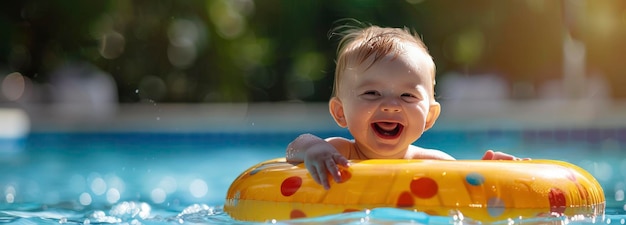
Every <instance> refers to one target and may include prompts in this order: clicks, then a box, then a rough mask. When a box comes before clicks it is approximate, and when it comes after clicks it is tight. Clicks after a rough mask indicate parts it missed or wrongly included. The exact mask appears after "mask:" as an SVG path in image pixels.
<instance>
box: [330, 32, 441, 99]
mask: <svg viewBox="0 0 626 225" xmlns="http://www.w3.org/2000/svg"><path fill="white" fill-rule="evenodd" d="M333 36H338V37H340V38H341V39H340V41H339V47H338V48H337V62H336V67H335V81H334V85H333V93H332V96H333V97H335V96H337V92H338V88H339V80H340V79H339V77H340V76H341V74H343V73H344V71H345V69H346V68H347V67H348V65H349V64H353V63H357V64H358V65H360V64H362V63H365V62H366V61H367V59H369V58H370V57H372V56H373V60H371V61H369V62H368V63H370V65H368V66H367V68H369V67H371V66H372V65H373V64H374V63H376V62H378V61H379V60H381V59H382V58H384V57H385V56H387V55H389V54H394V57H397V56H398V55H399V54H402V53H403V51H404V50H403V49H404V46H406V45H413V46H415V47H417V48H419V49H421V50H423V51H424V53H426V54H427V55H429V56H430V54H429V53H428V49H427V48H426V45H425V44H424V42H423V41H422V39H421V38H420V37H419V36H418V34H417V33H416V32H415V31H411V30H409V29H408V28H406V27H405V28H387V27H379V26H374V25H368V24H363V23H359V26H354V25H343V26H338V27H337V28H335V29H333V30H332V31H331V32H330V33H329V37H333ZM431 74H432V81H433V83H432V86H431V88H432V89H431V93H433V94H434V86H435V66H434V63H433V68H432V71H431Z"/></svg>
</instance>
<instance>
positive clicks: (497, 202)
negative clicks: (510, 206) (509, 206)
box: [487, 197, 505, 217]
mask: <svg viewBox="0 0 626 225" xmlns="http://www.w3.org/2000/svg"><path fill="white" fill-rule="evenodd" d="M504 209H505V206H504V201H503V200H502V199H500V198H498V197H492V198H490V199H489V200H488V201H487V212H489V215H490V216H491V217H498V216H500V215H502V213H504Z"/></svg>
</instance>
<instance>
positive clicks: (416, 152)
mask: <svg viewBox="0 0 626 225" xmlns="http://www.w3.org/2000/svg"><path fill="white" fill-rule="evenodd" d="M337 54H338V58H337V66H336V69H335V83H334V87H333V96H332V98H331V99H330V101H329V110H330V114H331V115H332V117H333V118H334V120H335V122H336V123H337V125H339V126H340V127H344V128H348V130H349V131H350V134H352V136H353V137H354V140H348V139H346V138H342V137H331V138H327V139H325V140H324V139H321V138H319V137H317V136H314V135H312V134H302V135H300V136H299V137H297V138H296V139H295V140H294V141H292V142H291V143H290V144H289V145H288V147H287V153H286V158H287V162H290V163H293V164H298V163H302V162H304V164H305V166H306V168H307V170H308V171H309V173H310V174H311V176H312V177H313V179H314V180H315V182H317V183H319V184H321V185H322V186H323V187H324V188H325V189H329V188H330V184H329V181H328V174H330V175H331V176H332V178H333V179H334V180H335V181H336V182H339V181H340V179H341V174H340V172H339V167H338V166H345V167H347V166H349V163H348V159H441V160H454V158H453V157H452V156H450V155H449V154H447V153H445V152H443V151H439V150H434V149H425V148H420V147H418V146H415V145H412V143H413V142H415V141H416V140H417V139H418V138H420V136H421V135H422V133H424V131H426V130H428V129H429V128H431V127H432V126H433V124H434V123H435V121H436V120H437V117H438V116H439V113H440V111H441V106H440V105H439V103H438V102H437V101H436V100H435V96H434V86H435V63H434V62H433V60H432V57H431V56H430V54H429V53H428V50H427V48H426V46H425V45H424V43H423V42H422V40H421V39H420V38H419V37H418V36H417V35H416V34H413V33H411V32H410V31H408V29H406V28H405V29H399V28H381V27H378V26H369V27H366V28H353V29H350V30H348V31H347V32H346V33H345V34H344V36H343V38H342V39H341V41H340V42H339V49H338V52H337ZM482 159H485V160H497V159H506V160H518V158H516V157H514V156H512V155H509V154H505V153H502V152H494V151H492V150H488V151H487V152H485V154H484V155H483V157H482Z"/></svg>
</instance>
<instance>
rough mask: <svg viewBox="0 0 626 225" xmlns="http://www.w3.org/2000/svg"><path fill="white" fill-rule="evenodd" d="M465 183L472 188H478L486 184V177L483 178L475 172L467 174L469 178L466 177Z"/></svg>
mask: <svg viewBox="0 0 626 225" xmlns="http://www.w3.org/2000/svg"><path fill="white" fill-rule="evenodd" d="M465 181H467V183H468V184H471V185H472V186H478V185H481V184H483V183H485V177H483V175H481V174H480V173H475V172H474V173H469V174H467V176H465Z"/></svg>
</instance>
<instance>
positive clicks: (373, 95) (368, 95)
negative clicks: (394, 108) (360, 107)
mask: <svg viewBox="0 0 626 225" xmlns="http://www.w3.org/2000/svg"><path fill="white" fill-rule="evenodd" d="M379 96H380V92H378V91H373V90H372V91H364V92H363V93H362V94H361V97H362V98H363V99H370V100H374V99H377V98H378V97H379Z"/></svg>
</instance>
